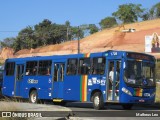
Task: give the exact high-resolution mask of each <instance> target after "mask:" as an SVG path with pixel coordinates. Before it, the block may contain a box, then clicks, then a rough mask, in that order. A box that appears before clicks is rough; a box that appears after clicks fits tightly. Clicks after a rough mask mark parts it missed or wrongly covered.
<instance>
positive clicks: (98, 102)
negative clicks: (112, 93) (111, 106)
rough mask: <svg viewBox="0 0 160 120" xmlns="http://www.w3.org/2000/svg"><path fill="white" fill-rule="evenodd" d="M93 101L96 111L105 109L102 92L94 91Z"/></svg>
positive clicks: (92, 94)
mask: <svg viewBox="0 0 160 120" xmlns="http://www.w3.org/2000/svg"><path fill="white" fill-rule="evenodd" d="M91 101H92V102H93V107H94V109H96V110H100V109H103V108H104V100H103V94H102V92H101V91H100V90H97V89H96V90H94V91H92V93H91Z"/></svg>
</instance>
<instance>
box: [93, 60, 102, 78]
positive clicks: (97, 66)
mask: <svg viewBox="0 0 160 120" xmlns="http://www.w3.org/2000/svg"><path fill="white" fill-rule="evenodd" d="M104 72H105V58H102V57H101V58H93V66H92V74H95V75H96V74H101V75H102V74H104Z"/></svg>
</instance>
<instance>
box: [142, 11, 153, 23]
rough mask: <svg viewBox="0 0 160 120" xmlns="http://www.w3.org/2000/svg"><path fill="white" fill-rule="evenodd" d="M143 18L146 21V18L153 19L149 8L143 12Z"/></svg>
mask: <svg viewBox="0 0 160 120" xmlns="http://www.w3.org/2000/svg"><path fill="white" fill-rule="evenodd" d="M141 17H142V20H143V21H145V20H149V19H151V13H150V11H149V10H146V11H145V12H144V13H143V14H142V16H141Z"/></svg>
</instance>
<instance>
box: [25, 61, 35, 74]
mask: <svg viewBox="0 0 160 120" xmlns="http://www.w3.org/2000/svg"><path fill="white" fill-rule="evenodd" d="M37 63H38V62H37V61H29V62H27V65H26V75H37V70H38V67H37V66H38V64H37Z"/></svg>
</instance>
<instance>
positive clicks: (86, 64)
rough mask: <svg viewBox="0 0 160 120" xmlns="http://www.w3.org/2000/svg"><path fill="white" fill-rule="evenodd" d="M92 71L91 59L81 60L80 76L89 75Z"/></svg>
mask: <svg viewBox="0 0 160 120" xmlns="http://www.w3.org/2000/svg"><path fill="white" fill-rule="evenodd" d="M90 71H91V60H90V58H84V59H80V61H79V74H89V73H90Z"/></svg>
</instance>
